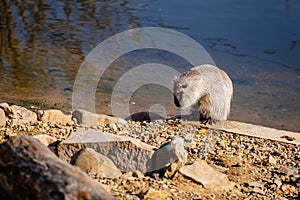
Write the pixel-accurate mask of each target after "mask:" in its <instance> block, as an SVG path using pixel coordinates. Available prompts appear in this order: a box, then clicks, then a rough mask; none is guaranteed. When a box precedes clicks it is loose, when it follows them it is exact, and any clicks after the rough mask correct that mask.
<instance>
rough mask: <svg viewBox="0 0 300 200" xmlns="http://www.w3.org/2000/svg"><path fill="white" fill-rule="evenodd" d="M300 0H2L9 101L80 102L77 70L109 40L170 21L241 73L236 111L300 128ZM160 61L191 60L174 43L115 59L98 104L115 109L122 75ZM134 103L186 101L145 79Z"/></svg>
mask: <svg viewBox="0 0 300 200" xmlns="http://www.w3.org/2000/svg"><path fill="white" fill-rule="evenodd" d="M299 24H300V3H299V2H298V1H295V0H294V1H293V0H287V1H279V0H277V1H271V0H268V1H263V2H261V1H258V0H255V1H251V2H241V1H237V0H230V1H228V2H227V3H226V5H223V2H222V1H220V0H213V1H186V2H185V1H178V0H174V1H172V5H170V2H167V1H161V0H157V1H148V0H133V1H121V0H120V1H118V0H115V1H74V2H69V1H64V0H57V1H49V0H46V1H44V0H39V1H26V0H24V1H21V2H20V1H15V0H12V1H9V0H0V48H1V50H0V93H1V96H0V102H2V101H7V102H17V103H19V102H24V101H27V100H28V101H32V102H42V103H45V104H48V105H50V106H55V107H58V108H61V109H64V110H65V111H68V110H70V109H71V96H72V88H73V83H74V79H75V77H76V73H77V70H78V69H79V67H80V64H81V63H82V61H83V60H84V58H85V56H86V55H87V54H88V53H89V52H90V51H91V50H92V49H93V48H94V47H95V46H96V45H97V44H98V43H100V42H101V41H103V40H104V39H106V38H108V37H109V36H112V35H114V34H116V33H119V32H121V31H125V30H127V29H129V28H136V27H144V26H160V27H166V28H173V29H175V30H177V31H182V32H183V33H185V34H187V35H189V36H191V37H193V38H194V39H196V40H197V41H198V42H199V43H200V44H202V45H203V46H204V47H205V48H206V49H207V50H208V52H209V53H210V54H211V56H212V57H213V59H214V60H215V62H216V63H217V65H218V66H220V67H221V68H222V69H224V70H225V71H226V72H228V74H229V75H230V76H231V77H232V79H233V82H234V100H233V104H232V114H231V118H232V119H235V120H240V121H247V122H252V123H256V124H262V125H267V126H272V127H276V128H283V129H288V130H294V131H299V130H300V125H299V116H300V46H299V43H300V30H299V29H300V27H299ZM148 62H159V63H162V64H166V65H169V66H172V67H174V68H175V69H176V70H178V71H180V72H183V71H185V70H187V69H188V68H189V67H190V66H189V65H188V63H186V62H185V61H184V60H182V59H180V58H177V57H176V56H175V55H172V54H169V53H167V52H162V51H155V50H143V51H139V52H132V53H130V54H128V55H126V56H123V57H121V58H120V59H118V60H117V61H115V62H114V63H113V64H112V65H111V66H110V67H109V69H108V70H106V71H105V73H104V76H103V77H102V79H101V80H100V82H99V86H98V88H97V93H96V99H97V104H96V107H97V111H98V112H104V113H111V108H110V98H111V93H112V90H113V87H114V85H115V84H116V83H117V81H118V80H119V79H120V77H121V76H122V75H123V74H124V73H125V72H126V71H128V70H130V69H132V68H133V67H134V66H137V65H140V64H143V63H148ZM131 100H132V102H131V105H130V109H131V111H132V112H138V111H145V109H146V110H147V109H148V108H150V107H151V106H152V105H154V104H162V105H163V106H164V107H165V108H166V112H167V114H170V115H171V114H176V113H177V112H178V110H176V108H175V107H174V105H173V104H172V102H173V100H172V93H171V91H168V90H166V89H163V88H160V87H159V86H153V85H149V86H144V87H142V88H140V89H138V90H137V91H136V92H135V93H134V94H133V96H132V99H131Z"/></svg>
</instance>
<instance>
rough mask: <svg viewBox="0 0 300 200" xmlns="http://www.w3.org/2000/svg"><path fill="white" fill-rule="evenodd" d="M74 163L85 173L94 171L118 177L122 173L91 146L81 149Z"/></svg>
mask: <svg viewBox="0 0 300 200" xmlns="http://www.w3.org/2000/svg"><path fill="white" fill-rule="evenodd" d="M74 165H75V166H77V167H79V168H80V169H81V170H83V171H84V172H86V173H95V174H98V175H99V176H101V177H105V178H118V177H120V176H121V175H122V172H121V171H120V170H119V169H118V168H117V167H116V166H115V164H114V163H113V162H112V161H111V160H110V159H109V158H107V157H106V156H103V155H102V154H100V153H97V152H96V151H95V150H94V149H91V148H86V149H83V150H81V151H80V152H79V153H78V156H76V159H75V161H74Z"/></svg>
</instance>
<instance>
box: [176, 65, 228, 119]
mask: <svg viewBox="0 0 300 200" xmlns="http://www.w3.org/2000/svg"><path fill="white" fill-rule="evenodd" d="M232 95H233V87H232V81H231V79H230V78H229V76H228V75H227V74H226V73H225V72H224V71H223V70H221V69H219V68H218V67H216V66H213V65H209V64H204V65H200V66H197V67H193V68H191V69H190V70H189V71H187V72H185V73H184V74H182V75H181V76H180V77H176V78H175V80H174V103H175V105H176V106H177V107H181V108H182V109H189V110H191V111H192V112H199V115H200V116H199V117H200V119H199V120H201V121H203V122H204V123H208V122H209V123H210V124H211V123H212V122H215V121H221V120H226V119H227V118H228V115H229V112H230V104H231V99H232Z"/></svg>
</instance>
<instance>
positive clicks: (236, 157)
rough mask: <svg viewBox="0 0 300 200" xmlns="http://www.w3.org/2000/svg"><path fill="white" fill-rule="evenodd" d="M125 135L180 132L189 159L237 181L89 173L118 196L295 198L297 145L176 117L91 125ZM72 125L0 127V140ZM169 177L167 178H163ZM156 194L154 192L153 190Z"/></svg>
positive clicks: (58, 134) (299, 187) (67, 130)
mask: <svg viewBox="0 0 300 200" xmlns="http://www.w3.org/2000/svg"><path fill="white" fill-rule="evenodd" d="M93 128H94V129H100V130H103V131H107V132H110V133H113V134H118V135H127V136H131V137H134V138H137V139H140V140H141V141H143V142H145V143H148V144H151V145H154V146H157V147H159V146H160V145H162V144H164V143H166V142H169V141H171V140H172V139H174V138H176V137H178V136H182V137H183V138H184V140H185V148H186V150H187V152H188V163H193V162H194V161H195V160H197V159H204V160H205V161H206V162H207V163H208V164H210V165H211V166H213V167H215V168H216V169H217V170H219V171H220V172H222V173H224V174H226V175H227V177H228V179H229V180H230V181H232V182H234V183H235V184H236V185H235V187H234V189H232V190H231V191H223V192H220V191H210V190H207V189H205V188H204V187H203V186H202V185H201V184H198V183H195V182H193V181H192V180H190V179H188V178H186V177H184V176H183V175H181V174H180V173H179V172H176V173H175V174H174V175H173V176H171V177H169V176H164V174H162V175H161V174H155V173H154V174H150V175H143V174H141V173H140V172H137V171H136V172H128V173H125V174H123V175H122V176H121V177H120V178H115V179H109V178H102V177H101V176H100V175H98V174H89V176H91V177H93V178H95V179H97V180H98V181H99V182H100V183H101V184H103V185H104V187H105V188H106V189H107V190H109V191H110V192H111V193H112V194H113V195H114V196H116V197H117V198H119V199H143V198H151V195H153V194H155V193H156V192H159V193H160V194H161V195H162V197H160V198H165V199H299V198H300V192H299V191H300V174H299V171H300V146H299V145H293V144H286V143H282V142H276V141H271V140H266V139H260V138H254V137H248V136H242V135H237V134H232V133H227V132H221V131H216V130H210V129H206V128H200V127H197V126H195V125H188V124H185V123H184V122H182V121H180V120H175V121H165V120H157V121H154V122H131V121H129V122H128V124H126V125H117V124H110V125H108V126H105V127H93ZM75 130H76V126H75V125H74V124H72V123H66V124H62V123H42V122H36V123H31V124H30V123H28V124H25V125H19V126H14V125H11V124H10V123H8V124H7V125H6V127H3V128H0V142H3V141H5V140H6V139H7V138H8V137H10V136H14V135H22V134H30V135H36V134H48V135H50V136H53V137H55V138H57V139H58V140H60V141H62V140H64V139H65V138H66V137H68V135H70V134H72V133H73V132H74V131H75ZM166 177H168V178H166ZM153 198H154V196H153Z"/></svg>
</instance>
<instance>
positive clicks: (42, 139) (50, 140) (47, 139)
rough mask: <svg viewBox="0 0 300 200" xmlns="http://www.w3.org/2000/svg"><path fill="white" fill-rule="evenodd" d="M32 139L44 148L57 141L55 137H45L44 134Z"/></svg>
mask: <svg viewBox="0 0 300 200" xmlns="http://www.w3.org/2000/svg"><path fill="white" fill-rule="evenodd" d="M33 137H34V138H35V139H38V140H39V141H40V142H41V143H43V144H44V145H45V146H48V145H49V144H52V143H53V142H56V141H57V139H56V138H55V137H52V136H50V135H46V134H40V135H34V136H33Z"/></svg>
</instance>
